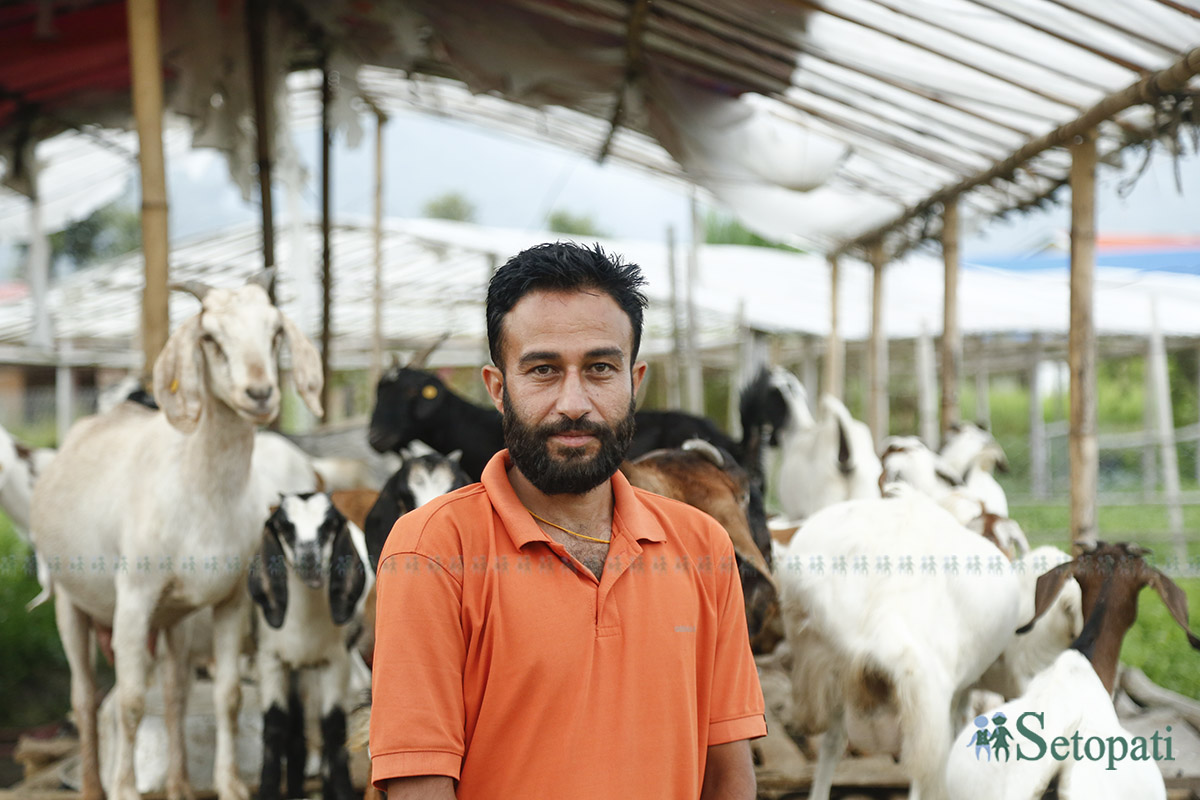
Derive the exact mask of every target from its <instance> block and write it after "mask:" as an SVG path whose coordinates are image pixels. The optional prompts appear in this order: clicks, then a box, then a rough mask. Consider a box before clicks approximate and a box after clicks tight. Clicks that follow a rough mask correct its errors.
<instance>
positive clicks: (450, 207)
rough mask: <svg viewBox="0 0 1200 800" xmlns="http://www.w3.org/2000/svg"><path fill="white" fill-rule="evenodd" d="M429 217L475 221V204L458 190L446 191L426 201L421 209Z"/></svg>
mask: <svg viewBox="0 0 1200 800" xmlns="http://www.w3.org/2000/svg"><path fill="white" fill-rule="evenodd" d="M422 211H423V213H424V214H425V216H426V217H429V218H431V219H452V220H455V221H457V222H474V221H475V204H474V203H472V202H471V201H470V200H468V199H467V198H465V197H463V196H462V195H461V194H460V193H458V192H446V193H445V194H441V195H438V196H437V197H434V198H433V199H431V200H428V201H426V203H425V207H424V208H423V209H422Z"/></svg>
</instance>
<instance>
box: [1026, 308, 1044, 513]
mask: <svg viewBox="0 0 1200 800" xmlns="http://www.w3.org/2000/svg"><path fill="white" fill-rule="evenodd" d="M1041 365H1042V335H1041V334H1040V333H1037V332H1035V333H1034V334H1033V341H1032V342H1030V345H1029V483H1030V486H1029V489H1030V492H1031V493H1032V494H1033V496H1034V497H1036V498H1038V499H1042V498H1044V497H1046V494H1047V491H1046V488H1047V487H1046V474H1047V473H1046V417H1045V415H1044V413H1043V411H1042V378H1041Z"/></svg>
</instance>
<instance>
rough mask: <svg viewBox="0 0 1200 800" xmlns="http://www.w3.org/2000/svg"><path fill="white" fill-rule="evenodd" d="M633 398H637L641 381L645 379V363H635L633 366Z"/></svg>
mask: <svg viewBox="0 0 1200 800" xmlns="http://www.w3.org/2000/svg"><path fill="white" fill-rule="evenodd" d="M632 372H633V396H634V397H637V396H638V389H640V388H641V386H642V380H644V379H645V377H646V362H645V361H635V362H634V364H633V370H632Z"/></svg>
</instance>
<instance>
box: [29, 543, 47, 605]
mask: <svg viewBox="0 0 1200 800" xmlns="http://www.w3.org/2000/svg"><path fill="white" fill-rule="evenodd" d="M33 558H34V565H35V567H36V569H37V579H38V583H39V584H41V586H42V590H41V591H40V592H38V595H37V597H35V598H33V599H32V600H30V601H29V602H28V603H26V604H25V610H26V611H33V610H34V609H35V608H37V607H38V606H40V605H41V604H42V603H44V602H46V601H47V600H49V599H50V598H51V597H53V596H54V583H53V582H52V579H51V577H50V568H49V567H48V566H46V562H45V561H42V557H41V556H39V555H38V554H37V553H36V552H35V553H34V554H33Z"/></svg>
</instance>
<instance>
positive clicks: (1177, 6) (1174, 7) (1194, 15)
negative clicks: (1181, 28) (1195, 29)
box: [1156, 0, 1200, 19]
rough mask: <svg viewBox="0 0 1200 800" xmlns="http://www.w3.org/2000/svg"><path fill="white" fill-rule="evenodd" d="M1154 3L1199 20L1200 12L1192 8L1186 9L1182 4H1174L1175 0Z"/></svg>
mask: <svg viewBox="0 0 1200 800" xmlns="http://www.w3.org/2000/svg"><path fill="white" fill-rule="evenodd" d="M1156 2H1158V3H1160V4H1161V5H1164V6H1166V7H1167V8H1170V9H1172V10H1174V11H1178V12H1179V13H1180V14H1187V15H1188V16H1189V17H1192V18H1193V19H1200V11H1197V10H1196V9H1194V8H1188V7H1187V6H1185V5H1184V4H1183V3H1176V2H1175V0H1156Z"/></svg>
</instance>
